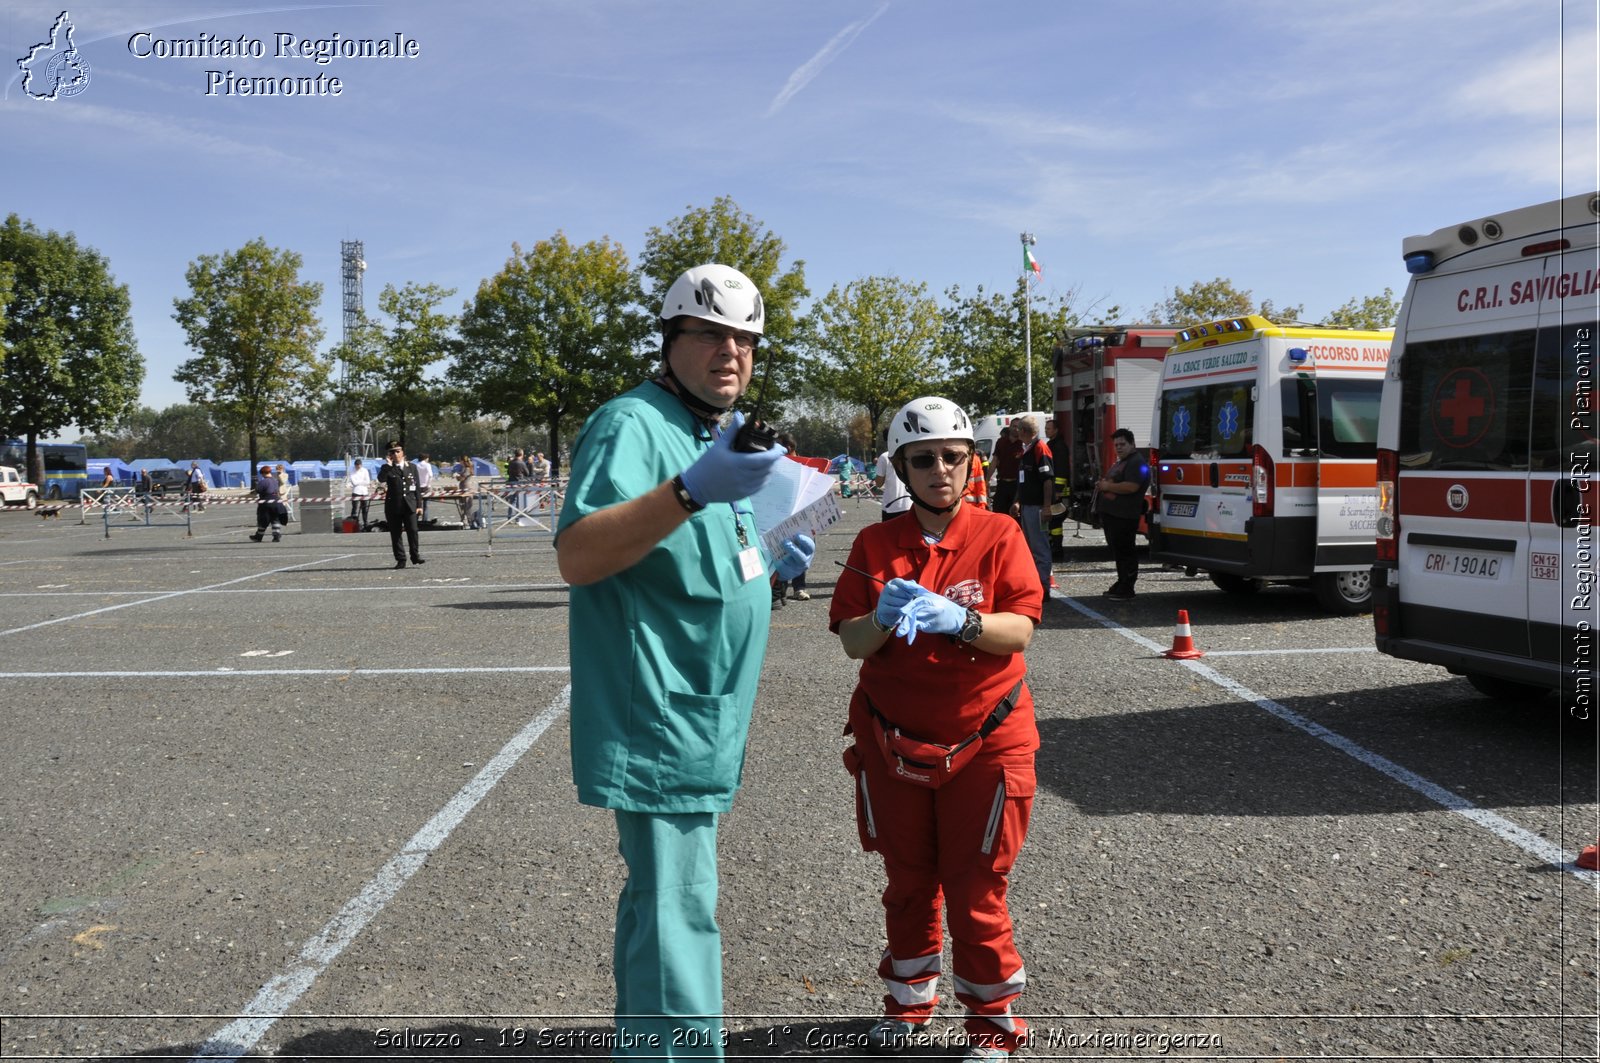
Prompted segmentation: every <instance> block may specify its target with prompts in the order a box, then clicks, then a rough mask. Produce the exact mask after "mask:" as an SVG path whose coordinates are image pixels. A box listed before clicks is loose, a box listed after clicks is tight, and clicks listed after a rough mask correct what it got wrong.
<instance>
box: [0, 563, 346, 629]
mask: <svg viewBox="0 0 1600 1063" xmlns="http://www.w3.org/2000/svg"><path fill="white" fill-rule="evenodd" d="M354 556H355V555H354V554H339V555H338V556H336V557H324V558H319V559H318V560H316V561H304V562H301V563H300V564H298V565H285V566H283V567H282V568H274V569H270V570H268V571H266V572H257V573H256V574H255V575H253V576H240V577H239V578H238V579H230V580H224V581H223V582H221V583H212V584H209V585H207V586H205V587H194V588H191V589H190V590H186V591H168V592H167V593H165V594H157V595H155V596H154V597H151V598H141V599H139V600H138V601H136V602H122V603H120V604H118V605H107V606H102V607H101V608H99V609H90V610H89V611H88V612H86V613H73V614H72V615H71V616H58V617H56V618H55V619H54V620H41V621H39V622H38V623H37V624H26V625H24V626H23V627H14V628H11V629H9V630H7V631H0V636H5V635H18V634H21V633H22V632H24V631H37V630H38V629H39V628H42V627H49V626H50V625H52V624H65V623H68V622H69V621H72V620H82V619H84V618H85V617H90V616H99V615H100V614H101V613H114V612H116V611H117V610H118V609H131V608H132V607H134V606H136V605H148V604H150V603H151V602H164V601H166V600H167V599H168V598H181V597H183V596H184V595H186V594H198V593H200V592H201V591H210V590H216V589H217V588H218V587H231V586H232V585H234V584H235V583H246V582H248V581H250V580H253V579H260V578H261V577H263V576H275V575H277V574H278V573H280V572H293V571H294V570H295V569H297V568H309V567H310V566H312V565H326V564H328V563H329V562H330V561H343V560H344V559H345V558H347V557H354Z"/></svg>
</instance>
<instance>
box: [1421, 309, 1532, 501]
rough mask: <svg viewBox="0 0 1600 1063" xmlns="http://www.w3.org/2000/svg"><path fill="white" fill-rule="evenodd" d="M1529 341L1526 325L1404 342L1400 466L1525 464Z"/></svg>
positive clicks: (1506, 467)
mask: <svg viewBox="0 0 1600 1063" xmlns="http://www.w3.org/2000/svg"><path fill="white" fill-rule="evenodd" d="M1534 339H1535V334H1534V331H1533V330H1532V329H1526V330H1521V331H1517V332H1501V333H1493V334H1490V335H1481V336H1460V337H1456V338H1454V339H1447V340H1428V341H1424V342H1421V343H1412V344H1408V345H1407V346H1406V349H1405V357H1404V360H1403V361H1402V362H1401V365H1400V379H1401V381H1402V384H1401V408H1400V465H1401V467H1403V468H1407V469H1484V470H1504V471H1512V470H1523V469H1526V468H1528V462H1529V453H1528V452H1529V434H1530V433H1529V424H1530V421H1529V418H1530V413H1531V411H1532V392H1533V379H1534V372H1533V370H1534Z"/></svg>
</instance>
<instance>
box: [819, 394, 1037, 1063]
mask: <svg viewBox="0 0 1600 1063" xmlns="http://www.w3.org/2000/svg"><path fill="white" fill-rule="evenodd" d="M973 446H974V443H973V432H972V423H971V421H969V420H968V418H967V415H966V414H965V413H964V412H963V411H962V410H961V408H960V407H958V406H956V405H955V404H954V403H952V402H949V401H947V400H945V399H940V398H934V397H928V398H921V399H916V400H915V401H913V402H910V403H907V404H906V405H905V406H904V407H903V408H901V410H900V411H899V412H898V413H896V414H895V416H894V420H893V421H892V422H891V423H890V428H889V453H890V454H891V455H892V460H893V462H894V468H895V472H896V474H897V475H899V477H900V478H901V480H902V482H904V483H905V485H906V487H907V488H908V490H909V491H910V494H911V498H912V501H913V505H912V507H911V509H910V511H908V512H907V513H905V514H903V515H901V516H898V517H895V518H893V519H891V520H886V521H884V522H882V523H881V524H876V525H872V526H869V527H867V528H864V529H862V531H861V533H860V534H859V535H858V536H857V537H856V541H855V545H854V546H853V547H852V548H851V551H850V561H849V566H850V567H849V568H848V569H846V570H845V571H844V572H843V573H842V574H841V575H840V577H839V583H838V587H837V588H836V590H835V591H834V596H833V604H832V609H831V612H830V615H829V622H830V628H831V630H833V631H834V632H835V633H837V634H838V636H839V640H840V642H841V643H842V644H843V645H844V650H845V652H846V653H847V654H848V655H849V656H850V657H852V658H854V659H856V660H859V661H861V662H862V663H861V673H860V678H859V681H858V682H857V684H856V689H855V693H854V695H853V696H852V697H851V699H850V727H849V732H850V733H852V734H854V736H855V745H854V746H853V747H852V748H850V749H847V750H846V751H845V763H846V766H847V767H849V769H850V771H851V773H852V774H853V775H854V776H855V783H856V813H857V816H856V818H857V825H858V828H859V830H860V835H861V844H862V846H863V847H864V848H865V849H867V850H868V851H872V852H879V853H882V854H883V863H884V869H885V871H886V872H887V875H888V887H887V888H886V889H885V890H884V893H883V904H884V909H885V922H886V927H887V931H888V948H887V949H886V950H885V952H884V954H883V958H882V961H881V962H880V963H879V965H878V974H879V976H880V977H881V978H882V979H883V981H884V985H885V987H886V988H887V990H888V992H887V993H886V994H885V996H884V998H883V1000H884V1018H883V1019H882V1020H881V1021H880V1022H878V1023H877V1024H876V1025H875V1026H873V1027H872V1029H871V1030H870V1031H869V1034H868V1037H869V1043H870V1045H871V1047H873V1048H874V1049H876V1050H878V1051H899V1050H902V1049H905V1048H909V1047H911V1046H912V1045H914V1044H920V1043H923V1042H925V1041H926V1039H927V1038H926V1030H925V1027H926V1024H927V1023H928V1021H929V1019H930V1018H931V1017H932V1015H933V1012H934V1009H935V1007H936V1006H937V1005H938V1002H939V997H938V982H939V975H940V973H941V972H940V967H941V956H942V954H943V950H944V938H943V935H942V933H941V929H940V909H941V906H942V907H943V909H944V916H945V919H946V920H947V921H948V923H949V926H950V938H951V942H952V952H953V956H954V964H953V965H954V967H955V970H954V972H953V975H954V978H953V985H954V989H955V994H956V999H958V1000H959V1001H961V1003H962V1004H964V1005H965V1006H966V1010H967V1018H966V1030H967V1044H968V1050H967V1056H966V1058H968V1059H1002V1060H1003V1059H1006V1058H1008V1057H1009V1055H1010V1054H1011V1053H1012V1052H1015V1051H1016V1050H1017V1048H1018V1046H1019V1045H1020V1044H1021V1043H1023V1041H1024V1040H1025V1032H1026V1029H1027V1027H1026V1024H1025V1023H1024V1022H1023V1021H1022V1020H1021V1019H1020V1018H1018V1017H1017V1016H1015V1015H1013V1014H1012V1013H1011V1003H1012V1001H1013V1000H1015V999H1016V997H1017V996H1018V995H1019V994H1020V993H1021V992H1022V990H1023V986H1024V985H1025V984H1026V981H1027V979H1026V976H1025V974H1024V972H1023V966H1022V957H1021V956H1020V955H1019V954H1018V953H1017V948H1016V945H1015V943H1014V941H1013V940H1012V932H1011V915H1010V913H1009V911H1008V910H1007V908H1006V883H1007V876H1008V875H1009V873H1010V871H1011V866H1012V864H1013V862H1014V861H1015V860H1016V857H1017V853H1018V851H1019V850H1020V849H1021V848H1022V841H1023V838H1024V837H1025V836H1026V834H1027V830H1028V816H1029V813H1030V811H1031V810H1032V806H1033V791H1034V770H1033V757H1034V751H1035V750H1036V749H1038V747H1039V731H1038V728H1037V726H1036V725H1035V723H1034V715H1033V699H1032V697H1031V695H1030V694H1029V693H1028V688H1027V685H1026V684H1025V683H1024V682H1023V674H1024V672H1025V671H1026V666H1025V665H1024V663H1023V658H1022V652H1023V650H1025V649H1026V648H1027V646H1028V643H1029V642H1030V641H1031V640H1032V638H1033V629H1034V625H1035V624H1037V623H1038V621H1039V618H1040V610H1041V609H1042V608H1043V592H1042V591H1041V589H1040V586H1039V576H1038V573H1037V572H1036V571H1035V569H1034V565H1033V560H1032V556H1031V555H1030V554H1029V552H1028V545H1027V543H1026V542H1025V541H1024V540H1023V538H1022V532H1021V531H1020V529H1018V527H1017V522H1016V521H1015V520H1012V519H1011V518H1010V517H1009V516H1007V515H1006V514H1004V513H992V512H988V511H986V510H982V509H978V508H976V507H973V506H970V505H963V504H962V495H963V492H964V490H965V488H966V482H967V476H968V474H969V470H970V467H971V466H970V461H971V456H972V451H973ZM939 746H943V747H950V750H951V751H952V752H951V753H950V754H949V760H948V762H947V761H946V760H945V753H944V752H942V751H940V750H939V749H938V748H937V747H939ZM930 752H931V753H932V754H933V755H931V756H930V755H929V754H930ZM952 768H954V769H955V770H953V771H952V770H951V769H952Z"/></svg>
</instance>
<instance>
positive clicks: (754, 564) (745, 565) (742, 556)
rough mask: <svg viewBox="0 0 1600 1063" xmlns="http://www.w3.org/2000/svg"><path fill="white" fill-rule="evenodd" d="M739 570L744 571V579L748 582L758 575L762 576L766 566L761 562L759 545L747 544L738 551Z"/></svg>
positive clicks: (764, 573)
mask: <svg viewBox="0 0 1600 1063" xmlns="http://www.w3.org/2000/svg"><path fill="white" fill-rule="evenodd" d="M739 570H740V571H741V572H743V573H744V581H745V582H746V583H749V582H750V581H751V580H753V579H755V578H756V577H758V576H764V575H766V572H767V566H765V565H763V564H762V563H761V550H760V548H759V547H755V546H747V547H745V548H744V549H743V550H740V551H739Z"/></svg>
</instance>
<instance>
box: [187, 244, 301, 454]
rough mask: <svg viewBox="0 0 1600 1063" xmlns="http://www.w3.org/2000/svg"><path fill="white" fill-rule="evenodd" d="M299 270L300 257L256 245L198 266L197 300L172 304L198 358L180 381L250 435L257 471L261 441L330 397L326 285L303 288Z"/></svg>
mask: <svg viewBox="0 0 1600 1063" xmlns="http://www.w3.org/2000/svg"><path fill="white" fill-rule="evenodd" d="M301 264H302V263H301V258H300V256H299V255H298V254H295V253H294V252H292V251H278V250H276V249H274V248H270V247H268V246H267V243H266V241H265V240H264V239H262V238H259V237H258V238H256V239H255V240H252V241H250V242H249V243H247V244H245V245H244V246H243V247H241V248H240V249H239V250H237V251H229V252H224V253H223V254H222V255H201V256H200V257H199V258H198V259H196V260H195V261H193V262H191V263H190V264H189V268H188V269H187V270H186V271H185V274H184V276H185V278H186V279H187V280H188V282H189V291H190V295H189V296H188V297H186V298H181V299H174V300H173V301H172V304H173V307H174V308H175V313H174V314H173V317H174V318H175V319H176V320H177V322H178V324H179V325H181V326H182V327H183V330H184V332H185V333H186V334H187V335H188V338H189V346H190V347H191V348H193V349H194V350H195V351H196V352H197V355H196V357H194V358H191V359H189V360H188V361H186V362H184V363H183V364H182V365H180V366H179V367H178V369H177V371H176V372H174V373H173V374H172V375H173V379H175V380H177V381H178V382H179V383H181V384H183V385H184V387H185V389H186V391H187V392H188V396H189V401H190V402H195V403H199V404H201V405H203V406H205V407H206V408H207V409H209V410H210V411H211V416H212V419H213V420H215V421H216V422H217V423H218V424H219V425H221V426H223V427H224V428H231V429H238V430H241V431H243V432H244V433H245V436H246V438H247V439H248V440H249V447H250V463H251V465H252V466H254V465H255V464H256V463H257V462H258V461H259V460H260V455H259V441H260V439H261V437H262V436H264V435H267V434H269V433H272V432H275V431H277V430H278V429H279V428H280V427H281V426H282V424H283V423H284V422H285V420H286V419H287V418H288V417H289V415H290V414H291V413H292V412H293V411H295V410H296V409H304V408H306V407H308V406H312V405H315V404H316V403H317V402H319V401H320V400H321V399H322V397H323V395H324V393H325V391H326V389H327V383H328V375H329V370H330V368H331V366H330V363H329V362H328V361H327V360H325V359H322V358H319V357H318V356H317V353H316V350H317V344H318V343H320V342H321V340H322V335H323V333H322V326H321V325H320V324H319V322H318V320H317V315H316V306H317V303H318V302H319V301H320V300H321V299H322V285H320V284H317V283H312V282H307V283H302V282H301V281H300V277H299V274H300V266H301Z"/></svg>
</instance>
